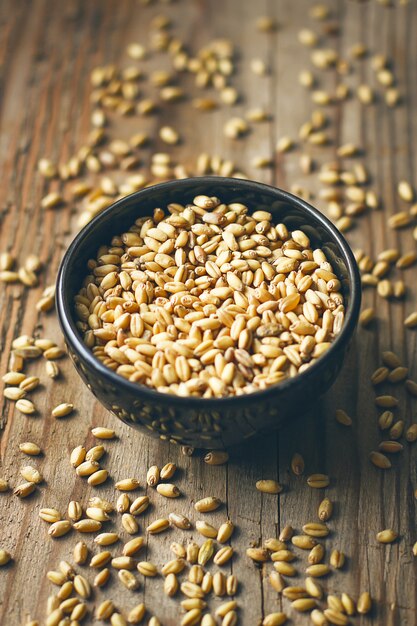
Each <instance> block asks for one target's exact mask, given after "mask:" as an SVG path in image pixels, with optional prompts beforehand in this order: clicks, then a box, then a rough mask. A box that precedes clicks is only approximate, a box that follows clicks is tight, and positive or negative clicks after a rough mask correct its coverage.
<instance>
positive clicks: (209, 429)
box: [57, 176, 361, 448]
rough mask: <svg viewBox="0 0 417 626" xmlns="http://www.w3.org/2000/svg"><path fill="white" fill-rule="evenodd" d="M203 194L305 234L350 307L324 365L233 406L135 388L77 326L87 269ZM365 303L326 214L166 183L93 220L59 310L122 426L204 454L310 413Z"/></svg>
mask: <svg viewBox="0 0 417 626" xmlns="http://www.w3.org/2000/svg"><path fill="white" fill-rule="evenodd" d="M198 194H206V195H216V196H218V197H220V198H221V199H222V201H223V202H227V203H230V202H242V203H244V204H246V205H247V206H248V207H249V209H250V210H251V211H254V210H256V209H257V210H259V209H264V210H267V211H270V212H271V213H272V214H273V216H274V221H275V222H276V223H277V222H281V221H282V222H284V223H285V224H286V226H287V227H288V228H289V229H291V230H294V229H296V228H297V229H301V230H304V231H305V232H306V233H307V234H308V235H309V237H310V239H311V241H312V243H313V245H314V246H316V247H321V248H323V249H324V251H325V253H326V255H327V256H328V258H329V259H330V260H331V262H332V264H333V266H334V268H335V271H336V273H337V274H338V277H339V279H340V280H341V282H342V289H343V293H344V296H345V300H346V318H345V323H344V326H343V329H342V331H341V333H340V334H339V335H338V337H337V338H336V340H335V341H334V343H333V345H332V346H331V347H330V349H329V350H328V352H327V353H326V354H325V355H323V356H322V357H321V358H320V359H319V360H318V361H317V363H315V364H314V365H313V366H312V367H310V368H309V369H307V370H306V371H305V372H303V373H302V374H300V375H298V376H297V377H295V378H293V379H289V380H286V381H284V382H282V383H280V384H279V385H276V386H274V387H271V388H269V389H267V390H264V391H259V392H256V393H253V394H247V395H244V396H235V397H230V398H216V399H202V398H194V397H190V398H181V397H178V396H171V395H168V394H162V393H158V392H156V391H154V390H152V389H150V388H148V387H145V386H143V385H138V384H136V383H131V382H130V381H127V380H125V379H124V378H122V377H121V376H119V375H117V374H115V373H114V372H112V371H111V370H110V369H109V368H107V367H106V366H104V365H103V364H102V363H101V362H100V361H98V359H96V358H95V357H94V356H93V354H92V352H91V351H90V349H88V348H87V347H86V346H85V345H84V343H83V342H82V338H81V336H80V333H79V332H78V330H77V328H76V326H75V315H74V307H73V302H74V296H75V295H76V293H77V292H78V290H79V288H80V286H81V283H82V280H83V278H84V276H85V274H86V262H87V260H88V259H89V258H91V257H92V256H94V255H95V253H96V250H97V249H98V248H99V246H100V245H102V244H104V243H109V242H110V239H111V237H112V236H113V235H114V234H119V233H121V232H123V231H124V230H126V229H127V228H129V227H130V226H131V225H132V224H133V222H134V221H135V219H137V218H138V217H140V216H143V215H149V214H151V213H152V210H153V209H154V208H155V207H158V206H159V207H161V208H164V207H166V205H167V204H169V203H170V202H180V203H183V204H187V203H190V202H191V201H192V199H193V197H195V196H196V195H198ZM360 300H361V286H360V276H359V272H358V268H357V265H356V262H355V259H354V257H353V254H352V252H351V250H350V248H349V246H348V244H347V243H346V241H345V239H344V238H343V236H342V235H341V234H340V233H339V231H338V230H337V229H336V228H335V227H334V226H333V225H332V224H331V222H329V221H328V220H327V218H325V217H324V216H323V215H322V214H321V213H320V212H319V211H317V210H316V209H314V208H313V207H311V206H310V205H308V204H307V203H306V202H304V201H303V200H301V199H299V198H297V197H295V196H293V195H291V194H289V193H287V192H285V191H282V190H280V189H277V188H274V187H270V186H267V185H263V184H261V183H256V182H253V181H246V180H238V179H229V178H220V177H214V176H209V177H201V178H191V179H184V180H179V181H170V182H168V183H161V184H160V185H155V186H153V187H148V188H146V189H143V190H141V191H139V192H136V193H134V194H132V195H130V196H127V197H125V198H123V199H122V200H119V201H118V202H116V203H115V204H114V205H112V206H111V207H109V208H108V209H106V210H105V211H104V212H103V213H101V214H100V215H98V216H97V217H96V218H94V219H93V220H92V221H91V222H90V223H89V224H88V225H87V226H86V227H85V228H84V229H83V230H82V231H81V232H80V233H79V234H78V235H77V236H76V237H75V239H74V241H73V242H72V244H71V245H70V247H69V248H68V250H67V252H66V254H65V256H64V258H63V260H62V263H61V266H60V270H59V274H58V282H57V310H58V316H59V320H60V324H61V328H62V331H63V333H64V336H65V340H66V343H67V346H68V351H69V354H70V356H71V358H72V361H73V362H74V365H75V367H76V369H77V371H78V373H79V374H80V376H81V378H82V379H83V380H84V382H85V383H86V385H87V387H88V388H89V389H90V390H91V391H92V393H93V394H94V395H95V396H96V397H97V398H98V399H99V400H100V402H101V403H102V404H103V405H104V406H105V407H106V408H107V409H109V410H110V411H111V412H113V413H114V414H115V415H116V416H117V417H119V418H120V419H121V420H122V421H124V422H126V423H127V424H130V425H131V426H134V427H135V428H138V429H139V430H141V431H142V432H144V433H145V434H148V435H152V436H154V437H159V438H160V439H163V440H166V441H170V442H173V443H179V444H183V445H189V446H193V447H197V448H224V447H228V446H230V445H233V444H236V443H239V442H241V441H243V440H244V439H247V438H248V437H252V436H253V435H255V434H257V433H261V432H265V431H270V430H271V429H275V428H277V427H278V426H280V425H282V424H284V423H285V422H286V421H288V420H289V419H291V418H295V416H297V415H299V414H300V413H302V412H304V411H305V410H306V409H307V408H310V407H311V405H312V404H313V403H314V402H315V401H316V400H317V398H318V397H319V396H320V395H322V394H323V393H324V392H325V391H327V390H328V389H329V387H330V386H331V385H332V384H333V382H334V381H335V379H336V377H337V375H338V374H339V371H340V369H341V366H342V364H343V360H344V357H345V354H346V351H347V348H348V346H349V343H350V340H351V338H352V335H353V332H354V330H355V327H356V324H357V320H358V315H359V308H360Z"/></svg>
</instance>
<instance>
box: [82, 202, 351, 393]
mask: <svg viewBox="0 0 417 626" xmlns="http://www.w3.org/2000/svg"><path fill="white" fill-rule="evenodd" d="M88 268H89V272H90V273H89V274H88V276H87V277H86V278H85V280H84V283H83V287H82V289H81V290H80V292H79V294H78V295H77V296H76V297H75V300H76V303H75V310H76V315H77V317H78V321H77V326H78V329H79V330H80V331H81V333H82V334H83V337H84V341H85V343H86V345H87V346H89V347H90V348H91V349H92V351H93V353H94V355H95V356H96V357H97V358H98V359H99V360H100V361H102V362H103V363H104V364H105V365H106V366H108V367H109V368H111V369H112V370H113V371H115V372H117V373H118V374H119V375H120V376H123V377H124V378H127V379H128V380H130V381H133V382H137V383H139V384H143V385H146V386H148V387H152V388H154V389H156V390H158V391H159V392H164V393H170V394H175V395H179V396H199V397H203V398H211V397H224V396H233V395H241V394H246V393H251V392H255V391H259V390H261V389H266V388H267V387H270V386H272V385H275V384H277V383H280V382H281V381H283V380H285V379H287V378H289V377H293V376H296V375H297V374H299V373H301V372H303V371H305V370H306V368H308V367H309V366H310V365H311V364H312V363H314V362H315V361H316V360H317V359H318V358H320V356H321V355H323V354H324V353H325V352H326V350H327V349H328V348H329V346H330V345H331V343H332V341H333V340H334V338H335V337H336V336H337V334H338V333H339V332H340V330H341V328H342V326H343V321H344V305H343V296H342V294H341V284H340V281H339V280H338V278H337V276H336V274H335V272H334V271H333V268H332V266H331V264H330V262H329V261H328V259H327V258H326V255H325V254H324V252H323V250H321V249H314V248H313V247H312V245H311V242H310V239H309V237H308V236H307V235H306V234H305V233H304V232H303V231H301V230H294V231H292V232H289V231H288V229H287V228H286V226H285V225H284V224H282V223H281V224H274V223H273V222H272V215H271V213H269V212H268V211H265V210H255V211H254V212H253V213H252V214H250V212H249V209H248V207H246V206H245V205H243V204H240V203H231V204H223V203H222V202H221V200H220V199H219V198H216V197H209V196H204V195H199V196H197V197H195V198H194V199H193V200H192V203H190V204H187V205H186V206H183V205H181V204H176V203H171V204H169V205H168V206H167V214H165V213H164V211H163V210H162V209H160V208H156V209H155V210H154V212H153V216H152V217H140V218H139V219H137V220H136V222H135V223H134V224H133V226H132V227H131V228H130V230H129V231H128V232H125V233H122V234H121V235H120V236H114V237H113V238H112V240H111V243H110V245H103V246H102V247H100V249H99V250H98V253H97V258H96V259H95V260H90V261H89V262H88Z"/></svg>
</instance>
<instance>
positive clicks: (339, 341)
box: [56, 176, 361, 409]
mask: <svg viewBox="0 0 417 626" xmlns="http://www.w3.org/2000/svg"><path fill="white" fill-rule="evenodd" d="M184 183H187V184H188V185H190V184H196V185H203V184H206V185H207V186H208V185H210V186H211V185H213V184H214V185H216V183H217V184H222V185H225V184H226V185H228V186H229V185H230V186H231V187H232V186H235V187H236V188H237V190H238V189H241V190H247V191H252V192H253V191H255V192H256V191H258V192H259V193H269V194H271V193H272V194H274V195H275V196H276V197H277V199H280V200H284V201H287V202H289V203H290V204H292V205H295V206H296V207H297V208H299V209H301V210H303V211H305V212H306V213H307V214H308V215H312V216H313V217H314V218H315V220H316V221H317V222H319V223H320V225H321V226H322V227H323V228H324V229H325V230H326V231H328V232H329V233H330V235H331V237H332V239H333V240H334V241H335V242H336V244H337V246H338V249H339V251H340V252H341V256H342V257H343V260H344V262H345V264H346V268H347V272H348V280H349V288H350V302H349V306H348V308H347V311H346V316H345V320H344V324H343V327H342V330H341V332H340V333H339V334H338V336H337V337H336V339H335V340H334V341H333V342H332V344H331V346H330V348H329V349H328V350H327V351H326V353H325V354H324V355H322V356H321V357H320V358H319V359H318V360H317V362H316V363H314V364H313V365H311V367H309V368H307V369H306V370H305V371H304V372H301V374H297V376H294V377H292V378H287V379H285V380H283V381H282V382H279V383H276V384H275V385H272V386H271V387H268V388H266V389H261V390H259V391H254V392H251V393H247V394H246V393H245V394H242V395H239V396H226V397H220V398H201V397H196V396H178V395H175V394H168V393H162V392H160V391H157V390H155V389H152V388H151V387H147V386H146V385H143V384H138V383H134V382H131V381H130V380H128V379H126V378H123V376H120V375H119V374H116V373H115V372H114V371H113V370H111V369H110V368H108V367H106V366H105V365H103V363H101V361H100V360H99V359H97V358H96V357H95V356H94V354H93V353H92V351H91V349H90V348H88V347H87V346H86V345H85V344H84V342H83V341H82V338H81V336H80V334H79V331H78V329H77V328H76V326H75V320H74V318H73V316H72V314H71V304H70V303H69V298H68V295H67V292H66V289H65V284H66V279H67V273H68V271H69V268H70V267H71V265H72V260H73V258H74V257H75V256H76V255H77V251H78V250H79V249H80V248H81V247H82V246H83V244H84V243H85V241H86V240H87V239H88V237H89V236H90V234H91V233H92V232H93V231H94V230H95V227H96V225H97V224H98V223H99V222H100V220H101V219H103V218H104V217H107V216H108V215H109V213H112V212H113V211H114V209H115V208H116V207H120V206H123V205H124V204H126V202H127V201H129V202H131V201H132V199H133V198H137V199H138V202H140V200H141V198H142V197H143V196H144V195H149V194H152V192H153V190H154V188H155V187H158V189H159V190H164V189H166V190H169V189H172V188H174V187H179V186H181V185H183V184H184ZM360 304H361V280H360V274H359V269H358V266H357V263H356V260H355V257H354V255H353V252H352V250H351V248H350V246H349V244H348V243H347V241H346V239H345V237H344V236H343V235H342V233H341V232H340V231H339V230H338V229H337V228H336V226H334V224H332V222H331V221H330V220H329V219H328V218H327V217H325V215H323V214H322V213H321V212H320V211H319V210H318V209H316V208H314V207H313V206H311V205H310V204H309V203H308V202H306V201H305V200H303V199H302V198H299V197H298V196H295V195H293V194H291V193H290V192H288V191H285V190H283V189H280V188H279V187H274V186H272V185H267V184H265V183H261V182H257V181H252V180H248V179H239V178H227V177H222V176H199V177H195V178H184V179H179V180H170V181H167V182H162V183H156V184H155V185H150V186H149V187H144V188H143V189H140V190H139V191H135V192H134V193H132V194H129V195H128V196H124V197H123V198H120V199H119V200H117V201H116V202H114V203H113V204H111V205H110V206H108V207H107V208H106V209H105V210H104V211H102V212H101V213H99V214H98V215H96V216H95V217H94V218H93V219H92V220H91V221H90V222H88V224H86V225H85V226H84V227H83V228H82V229H81V230H80V231H79V232H78V233H77V234H76V235H75V237H74V239H73V240H72V241H71V243H70V245H69V246H68V248H67V250H66V252H65V254H64V256H63V258H62V260H61V263H60V266H59V270H58V276H57V282H56V310H57V314H58V319H59V323H60V326H61V330H62V332H63V334H64V338H65V341H66V342H68V343H69V345H70V346H71V348H72V349H73V350H74V352H75V353H76V354H77V353H78V354H80V356H81V357H82V359H84V360H86V361H87V362H88V364H89V366H90V367H91V368H92V369H93V370H95V371H96V372H97V373H98V375H99V376H101V377H104V378H105V379H106V380H107V381H108V382H109V383H111V384H113V385H115V386H116V387H121V388H122V389H124V390H125V391H127V392H129V393H130V394H133V395H145V396H146V397H147V398H148V399H149V401H155V402H159V403H161V402H165V403H169V404H172V405H176V406H184V405H185V404H186V405H188V406H191V407H193V406H194V407H198V408H199V409H201V408H202V407H203V406H204V407H207V408H210V409H216V408H217V409H221V407H223V408H225V407H226V406H227V405H230V406H233V404H236V403H237V402H241V401H242V399H243V400H247V401H250V402H256V401H258V399H260V397H262V399H263V400H265V399H266V398H267V397H268V396H274V395H275V394H276V393H277V392H280V391H281V392H284V391H287V390H288V389H291V388H292V387H295V386H296V385H302V384H303V383H308V380H309V379H310V378H311V377H313V376H314V375H315V374H316V373H317V372H318V371H319V370H320V369H323V368H324V366H325V364H326V362H327V361H328V360H329V359H330V358H331V357H332V356H333V355H334V354H335V353H336V351H337V350H340V349H341V348H342V347H343V346H344V345H345V344H347V343H348V341H349V340H350V338H351V336H352V335H353V332H354V330H355V327H356V324H357V321H358V317H359V310H360Z"/></svg>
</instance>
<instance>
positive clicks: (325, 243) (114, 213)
mask: <svg viewBox="0 0 417 626" xmlns="http://www.w3.org/2000/svg"><path fill="white" fill-rule="evenodd" d="M199 194H204V195H209V196H217V197H219V198H220V199H221V201H222V202H225V203H231V202H241V203H243V204H245V205H246V206H248V208H249V211H250V212H254V211H255V210H261V209H262V210H266V211H270V212H271V213H272V214H273V221H274V222H275V223H278V222H283V223H284V224H285V225H286V226H287V228H288V229H289V230H294V229H300V230H303V231H304V232H305V233H306V234H307V235H308V236H309V238H310V240H311V243H312V246H313V247H320V248H322V249H323V251H324V252H325V254H326V256H327V257H328V259H329V260H330V262H331V263H332V265H333V267H334V270H335V273H336V274H337V275H338V278H339V280H340V281H341V283H342V291H343V295H344V297H345V304H346V316H345V323H344V326H343V328H342V331H341V333H340V334H339V335H338V337H337V338H336V339H335V341H334V342H333V345H332V346H331V348H330V349H329V352H330V351H332V350H334V349H336V346H337V344H340V343H341V342H343V341H346V340H348V339H349V338H350V336H351V334H352V332H353V329H354V327H355V325H356V322H357V318H358V314H359V306H360V277H359V272H358V268H357V265H356V261H355V259H354V257H353V254H352V252H351V250H350V248H349V246H348V244H347V242H346V240H345V239H344V237H343V236H342V235H341V234H340V232H339V231H338V230H337V229H336V228H335V227H334V226H333V224H332V223H331V222H330V221H329V220H327V218H326V217H324V216H323V215H322V214H321V213H320V212H319V211H317V210H316V209H314V208H313V207H311V206H310V205H309V204H307V203H306V202H304V201H303V200H301V199H300V198H297V197H295V196H293V195H292V194H289V193H287V192H285V191H282V190H280V189H277V188H274V187H270V186H268V185H264V184H262V183H256V182H253V181H246V180H238V179H228V178H220V177H214V176H208V177H201V178H191V179H183V180H179V181H170V182H167V183H161V184H159V185H155V186H153V187H148V188H146V189H143V190H141V191H139V192H136V193H134V194H132V195H130V196H127V197H125V198H123V199H121V200H119V201H118V202H116V203H115V204H114V205H112V206H111V207H109V208H108V209H106V210H105V211H104V212H103V213H101V214H99V215H98V216H97V217H95V218H94V219H93V220H92V221H91V222H90V223H89V224H87V226H86V227H85V228H84V229H83V230H82V231H81V232H80V233H79V234H78V235H77V236H76V238H75V239H74V241H73V242H72V244H71V245H70V247H69V249H68V251H67V253H66V254H65V256H64V259H63V261H62V264H61V267H60V271H59V276H58V312H59V315H60V320H61V324H62V326H63V328H64V332H65V333H66V337H67V340H69V341H70V343H71V344H72V347H73V348H75V350H77V349H78V350H81V351H82V352H83V353H84V356H86V355H87V349H86V348H85V346H84V344H83V342H82V340H81V336H80V333H79V332H78V330H77V328H76V326H75V314H74V296H75V295H76V294H77V293H78V291H79V289H80V287H81V284H82V281H83V279H84V277H85V275H86V273H87V268H86V263H87V261H88V259H90V258H94V257H95V255H96V253H97V250H98V248H99V247H100V246H101V245H103V244H109V243H110V241H111V238H112V237H113V236H114V235H120V234H121V233H123V232H124V231H126V230H127V229H129V227H130V226H132V224H133V223H134V221H135V219H137V218H138V217H141V216H148V215H152V212H153V210H154V209H155V208H156V207H160V208H162V209H164V210H165V209H166V206H167V204H169V203H171V202H177V203H181V204H187V203H191V202H192V200H193V198H194V197H195V196H196V195H199ZM69 335H70V336H69ZM88 353H89V356H90V359H92V360H93V361H94V362H95V364H96V365H97V367H98V368H99V369H100V370H101V371H102V372H103V368H105V366H103V365H102V364H101V363H100V362H99V361H98V360H97V359H95V357H93V355H92V353H91V352H90V351H89V350H88ZM325 359H326V355H324V356H323V357H322V358H321V359H319V360H318V362H317V363H316V364H314V365H313V366H312V367H311V368H308V369H307V370H306V371H305V372H303V373H302V374H300V375H299V376H297V377H296V379H297V380H298V379H299V378H302V377H306V376H307V375H308V374H309V372H310V371H311V370H313V369H315V368H316V367H317V366H318V365H320V361H322V360H325ZM105 369H106V370H107V374H108V375H109V376H110V377H111V379H112V380H113V382H114V380H115V378H114V377H116V378H117V380H119V381H120V382H122V381H123V384H127V385H128V386H129V388H132V387H134V386H135V387H136V388H138V385H137V384H135V383H130V382H129V381H126V380H125V379H123V378H122V377H119V376H118V375H116V374H114V373H113V372H111V370H109V369H108V368H105ZM296 379H288V380H286V381H283V382H282V383H280V385H279V386H280V387H281V386H286V385H288V384H292V383H293V382H294V380H296ZM141 388H142V389H143V386H141ZM145 389H146V390H147V391H149V392H152V393H156V394H157V395H158V396H161V395H165V394H158V392H155V391H153V390H151V389H149V388H145ZM269 389H273V387H272V388H269ZM266 391H268V390H265V391H260V392H255V393H254V394H251V396H254V395H258V394H259V393H265V392H266ZM169 398H171V401H172V398H173V397H172V396H169ZM199 400H200V401H201V399H199ZM225 400H226V401H227V400H229V398H225V399H224V398H222V399H215V400H213V401H214V402H216V401H221V402H224V401H225ZM232 400H233V398H232ZM189 401H191V402H192V401H193V398H187V402H189ZM174 402H175V400H174Z"/></svg>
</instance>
